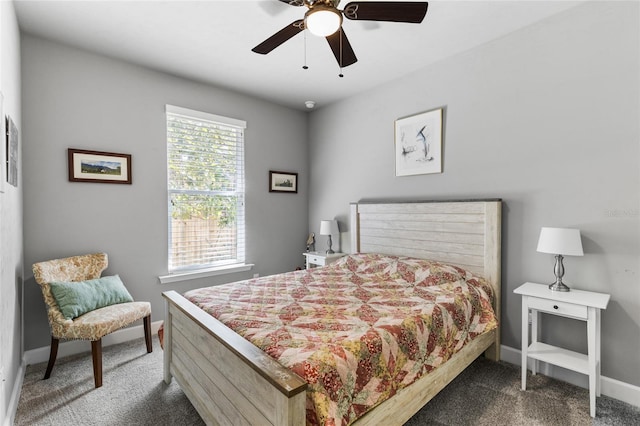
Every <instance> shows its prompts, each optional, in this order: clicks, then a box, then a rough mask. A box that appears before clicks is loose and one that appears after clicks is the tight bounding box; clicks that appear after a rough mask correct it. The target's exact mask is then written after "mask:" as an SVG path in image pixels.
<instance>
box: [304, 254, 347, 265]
mask: <svg viewBox="0 0 640 426" xmlns="http://www.w3.org/2000/svg"><path fill="white" fill-rule="evenodd" d="M302 254H304V257H305V258H306V263H307V269H309V268H312V267H313V266H326V265H328V264H330V263H332V262H335V261H336V260H338V259H340V258H341V257H342V256H344V255H345V253H333V254H326V253H320V252H317V251H309V252H306V253H302Z"/></svg>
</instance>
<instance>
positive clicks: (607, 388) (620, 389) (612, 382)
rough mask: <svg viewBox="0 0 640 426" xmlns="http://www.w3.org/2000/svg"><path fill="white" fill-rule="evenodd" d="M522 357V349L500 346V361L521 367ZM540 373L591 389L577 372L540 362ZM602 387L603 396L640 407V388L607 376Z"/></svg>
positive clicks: (583, 377)
mask: <svg viewBox="0 0 640 426" xmlns="http://www.w3.org/2000/svg"><path fill="white" fill-rule="evenodd" d="M521 356H522V351H521V350H520V349H514V348H512V347H510V346H504V345H501V346H500V359H501V360H502V361H505V362H508V363H510V364H515V365H521V364H522V361H521V359H522V358H521ZM532 363H533V360H531V359H530V360H528V362H527V368H529V369H531V366H532ZM538 371H539V372H540V374H542V375H545V376H549V377H553V378H554V379H558V380H562V381H563V382H567V383H571V384H573V385H576V386H580V387H583V388H588V387H589V379H588V378H587V376H585V375H584V374H580V373H576V372H575V371H570V370H567V369H565V368H560V367H557V366H555V365H551V364H547V363H545V362H542V361H539V362H538ZM600 385H601V388H600V391H601V393H602V394H603V395H606V396H608V397H610V398H614V399H617V400H620V401H622V402H626V403H627V404H631V405H634V406H636V407H640V387H638V386H634V385H631V384H629V383H625V382H621V381H619V380H616V379H612V378H609V377H605V376H601V377H600Z"/></svg>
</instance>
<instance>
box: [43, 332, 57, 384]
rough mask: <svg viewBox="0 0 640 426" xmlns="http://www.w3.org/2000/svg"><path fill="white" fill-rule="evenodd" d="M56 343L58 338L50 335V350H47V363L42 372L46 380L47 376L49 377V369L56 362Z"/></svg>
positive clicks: (51, 368)
mask: <svg viewBox="0 0 640 426" xmlns="http://www.w3.org/2000/svg"><path fill="white" fill-rule="evenodd" d="M58 343H60V340H59V339H56V338H55V337H53V336H51V351H50V352H49V363H48V364H47V371H46V372H45V373H44V379H43V380H47V379H48V378H49V377H51V370H53V365H54V364H55V363H56V357H57V356H58Z"/></svg>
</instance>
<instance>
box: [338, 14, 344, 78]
mask: <svg viewBox="0 0 640 426" xmlns="http://www.w3.org/2000/svg"><path fill="white" fill-rule="evenodd" d="M339 31H340V74H338V77H340V78H342V77H344V74H342V35H343V34H342V25H341V26H340V30H339Z"/></svg>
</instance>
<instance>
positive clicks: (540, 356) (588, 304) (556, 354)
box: [513, 283, 610, 417]
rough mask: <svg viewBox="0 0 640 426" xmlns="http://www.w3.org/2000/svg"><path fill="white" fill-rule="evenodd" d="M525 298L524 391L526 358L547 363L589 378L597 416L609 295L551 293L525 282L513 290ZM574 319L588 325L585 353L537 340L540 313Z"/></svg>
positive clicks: (591, 402)
mask: <svg viewBox="0 0 640 426" xmlns="http://www.w3.org/2000/svg"><path fill="white" fill-rule="evenodd" d="M513 292H514V293H516V294H520V295H522V390H526V389H527V358H531V359H533V360H534V362H533V367H532V369H531V373H532V374H536V368H537V365H536V364H537V361H543V362H547V363H549V364H553V365H557V366H559V367H563V368H567V369H569V370H573V371H577V372H579V373H582V374H586V375H588V376H589V408H590V414H591V417H595V416H596V396H600V311H601V310H602V309H606V308H607V304H608V303H609V298H610V296H609V295H608V294H604V293H594V292H591V291H581V290H574V289H571V291H569V292H566V293H565V292H557V291H551V290H549V286H548V285H547V284H535V283H524V284H523V285H521V286H520V287H518V288H517V289H515V290H514V291H513ZM529 311H531V344H529ZM540 312H543V313H546V314H551V315H559V316H563V317H568V318H573V319H577V320H581V321H586V322H587V342H588V343H587V349H588V353H587V354H586V355H585V354H582V353H578V352H573V351H569V350H566V349H562V348H559V347H557V346H551V345H548V344H546V343H542V342H539V341H538V320H539V313H540Z"/></svg>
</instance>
